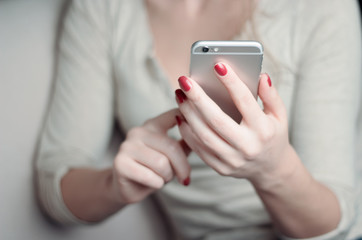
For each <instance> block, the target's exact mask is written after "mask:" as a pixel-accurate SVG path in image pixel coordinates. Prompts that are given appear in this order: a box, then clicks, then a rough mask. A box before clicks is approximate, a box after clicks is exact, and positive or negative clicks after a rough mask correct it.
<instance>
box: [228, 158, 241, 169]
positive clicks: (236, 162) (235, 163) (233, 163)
mask: <svg viewBox="0 0 362 240" xmlns="http://www.w3.org/2000/svg"><path fill="white" fill-rule="evenodd" d="M229 165H230V167H231V168H232V169H236V170H239V169H241V168H243V166H244V162H243V161H240V160H239V159H233V160H231V161H230V162H229Z"/></svg>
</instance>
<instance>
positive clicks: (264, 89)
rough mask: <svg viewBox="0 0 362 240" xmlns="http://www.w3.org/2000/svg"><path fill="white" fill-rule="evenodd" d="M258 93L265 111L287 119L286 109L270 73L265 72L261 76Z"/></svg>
mask: <svg viewBox="0 0 362 240" xmlns="http://www.w3.org/2000/svg"><path fill="white" fill-rule="evenodd" d="M258 95H259V97H260V99H261V100H262V101H263V105H264V113H265V114H266V115H273V116H274V117H276V118H278V119H286V109H285V106H284V103H283V101H282V99H281V98H280V96H279V94H278V92H277V90H276V89H275V87H274V86H273V84H272V82H271V79H270V77H269V75H268V74H266V73H263V74H261V75H260V78H259V92H258Z"/></svg>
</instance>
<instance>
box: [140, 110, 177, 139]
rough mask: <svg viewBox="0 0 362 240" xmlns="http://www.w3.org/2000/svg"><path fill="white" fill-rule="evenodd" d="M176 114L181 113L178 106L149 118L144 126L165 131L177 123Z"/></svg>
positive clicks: (152, 129) (157, 130)
mask: <svg viewBox="0 0 362 240" xmlns="http://www.w3.org/2000/svg"><path fill="white" fill-rule="evenodd" d="M176 115H181V112H180V110H178V108H174V109H171V110H169V111H167V112H164V113H162V114H161V115H158V116H157V117H154V118H151V119H149V120H147V121H146V122H145V123H144V124H143V126H145V127H146V128H148V129H149V130H151V131H154V132H161V133H165V132H167V131H168V130H169V129H170V128H172V127H173V126H175V125H176Z"/></svg>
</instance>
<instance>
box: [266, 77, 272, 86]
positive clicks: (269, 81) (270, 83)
mask: <svg viewBox="0 0 362 240" xmlns="http://www.w3.org/2000/svg"><path fill="white" fill-rule="evenodd" d="M267 76H268V84H269V87H271V86H272V82H271V79H270V77H269V74H267Z"/></svg>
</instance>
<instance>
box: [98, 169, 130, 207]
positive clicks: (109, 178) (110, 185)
mask: <svg viewBox="0 0 362 240" xmlns="http://www.w3.org/2000/svg"><path fill="white" fill-rule="evenodd" d="M101 182H102V185H103V190H104V192H103V197H104V199H105V201H106V202H108V204H109V205H110V206H114V207H115V208H122V207H123V206H124V205H125V204H123V203H122V202H121V201H120V200H119V193H118V192H117V189H116V188H115V187H114V176H113V169H112V168H109V169H105V170H103V171H102V181H101Z"/></svg>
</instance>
